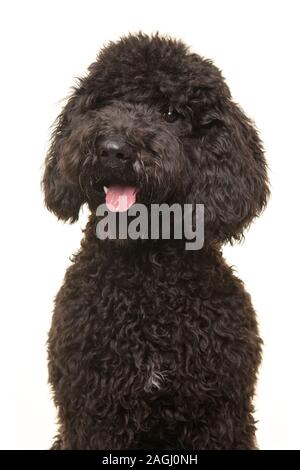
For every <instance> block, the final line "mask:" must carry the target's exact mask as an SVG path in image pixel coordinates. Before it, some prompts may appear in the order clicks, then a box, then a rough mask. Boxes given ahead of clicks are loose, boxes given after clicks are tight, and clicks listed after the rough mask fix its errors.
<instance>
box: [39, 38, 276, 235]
mask: <svg viewBox="0 0 300 470" xmlns="http://www.w3.org/2000/svg"><path fill="white" fill-rule="evenodd" d="M43 188H44V192H45V201H46V205H47V207H48V208H49V209H50V210H51V211H53V212H54V213H55V214H56V215H57V216H58V217H59V218H60V219H63V220H69V221H71V222H74V221H75V220H76V219H77V218H78V213H79V209H80V207H81V205H82V204H84V203H85V202H87V203H88V205H89V207H90V209H91V210H92V211H95V209H96V207H97V206H98V205H99V204H101V203H103V202H104V200H105V198H106V201H107V202H110V203H114V201H116V200H118V198H119V197H120V195H126V196H127V203H128V207H129V206H130V205H131V204H133V203H134V202H135V201H137V202H142V203H145V204H149V203H163V202H166V203H174V202H177V203H180V204H183V203H199V204H200V203H201V204H204V208H205V209H204V210H205V236H206V237H209V238H210V239H214V240H218V241H227V240H232V239H237V238H239V237H240V236H241V235H242V233H243V230H244V229H245V228H246V227H247V226H248V225H249V223H250V222H251V220H252V219H253V218H254V217H255V216H257V215H258V214H259V213H260V211H261V210H262V209H263V207H264V206H265V204H266V200H267V197H268V186H267V170H266V162H265V158H264V155H263V150H262V145H261V142H260V140H259V137H258V135H257V132H256V130H255V128H254V126H253V123H252V122H251V121H250V120H249V119H248V118H247V117H246V116H245V114H244V113H243V112H242V111H241V109H240V108H239V107H238V106H237V105H236V104H234V103H233V102H232V100H231V95H230V91H229V89H228V87H227V85H226V84H225V82H224V80H223V78H222V75H221V73H220V71H219V70H218V69H217V68H216V67H215V66H214V65H213V64H212V62H211V61H209V60H205V59H203V58H201V57H200V56H198V55H196V54H193V53H191V52H189V50H188V49H187V47H186V46H185V45H184V44H183V43H181V42H179V41H174V40H171V39H167V38H162V37H160V36H158V35H155V36H152V37H148V36H146V35H143V34H138V35H135V36H128V37H126V38H123V39H121V40H120V41H119V42H117V43H112V44H110V45H108V46H107V47H106V48H104V49H103V50H102V51H101V52H100V54H99V56H98V58H97V60H96V62H95V63H93V64H92V65H91V66H90V67H89V73H88V75H87V76H86V77H85V78H83V79H81V80H80V82H79V84H78V86H77V87H76V89H75V90H74V92H73V94H72V96H71V97H70V98H69V100H68V102H67V104H66V106H65V108H64V109H63V111H62V113H61V115H60V116H59V118H58V121H57V124H56V127H55V130H54V133H53V136H52V143H51V146H50V150H49V153H48V155H47V158H46V167H45V173H44V177H43ZM105 192H106V194H105Z"/></svg>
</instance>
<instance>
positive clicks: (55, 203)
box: [42, 90, 85, 223]
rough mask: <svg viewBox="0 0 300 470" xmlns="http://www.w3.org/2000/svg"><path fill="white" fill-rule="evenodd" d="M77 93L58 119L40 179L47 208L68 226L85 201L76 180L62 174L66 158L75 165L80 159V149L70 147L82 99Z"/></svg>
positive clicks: (76, 217) (76, 92)
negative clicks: (67, 222)
mask: <svg viewBox="0 0 300 470" xmlns="http://www.w3.org/2000/svg"><path fill="white" fill-rule="evenodd" d="M78 94H79V93H78V90H75V91H74V93H73V95H72V96H71V97H70V99H69V100H68V102H67V104H66V106H65V107H64V109H63V111H62V113H61V114H60V115H59V116H58V118H57V121H56V125H55V127H54V130H53V133H52V138H51V144H50V148H49V151H48V154H47V156H46V160H45V169H44V175H43V179H42V188H43V191H44V196H45V204H46V207H47V208H48V209H49V210H50V211H51V212H53V213H54V214H55V215H56V216H57V217H58V218H59V219H62V220H65V221H70V222H71V223H72V222H75V221H76V220H77V219H78V216H79V210H80V207H81V205H82V204H83V203H84V202H85V201H84V194H83V192H82V190H81V188H80V184H79V181H78V179H77V180H76V178H74V179H73V180H72V179H71V178H68V176H67V174H66V172H65V171H64V167H65V164H66V161H67V159H68V158H69V159H70V157H71V161H73V162H74V163H75V162H76V160H77V161H78V158H79V157H78V155H77V154H78V153H79V148H76V147H74V145H73V146H72V145H71V144H70V142H71V139H70V135H71V134H72V131H73V126H74V121H76V116H78V115H79V114H80V108H81V106H82V98H81V97H80V96H78ZM71 153H72V155H70V154H71Z"/></svg>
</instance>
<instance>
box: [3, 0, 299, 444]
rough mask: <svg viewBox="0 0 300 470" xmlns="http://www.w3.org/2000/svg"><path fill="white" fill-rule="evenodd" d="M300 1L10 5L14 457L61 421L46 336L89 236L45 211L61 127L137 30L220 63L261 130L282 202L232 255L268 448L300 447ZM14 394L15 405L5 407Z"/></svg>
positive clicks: (8, 231)
mask: <svg viewBox="0 0 300 470" xmlns="http://www.w3.org/2000/svg"><path fill="white" fill-rule="evenodd" d="M299 5H300V4H299V2H298V1H297V0H295V1H292V0H283V1H276V0H270V1H268V0H244V1H240V0H236V1H233V0H220V1H216V0H210V1H209V2H208V1H202V0H195V1H193V0H185V1H184V2H183V1H182V0H180V1H178V0H171V1H170V0H163V1H162V0H151V1H142V0H138V1H135V0H134V1H133V0H111V1H110V2H104V1H100V0H98V1H92V0H85V1H76V0H70V1H67V0H59V1H57V0H43V1H39V0H37V1H31V0H26V1H22V0H20V1H15V0H7V1H6V2H5V1H3V2H1V12H0V18H1V20H0V21H1V24H0V34H1V38H0V47H1V55H0V60H1V62H0V64H1V75H0V80H1V88H0V93H1V102H0V109H1V113H0V119H1V140H0V148H1V165H0V169H1V185H0V191H1V199H0V201H1V232H0V236H1V276H2V281H1V287H2V289H1V296H0V301H1V310H0V312H1V325H0V331H1V338H0V347H1V354H0V358H1V359H0V360H1V375H0V381H1V387H0V390H1V401H0V407H1V419H0V426H1V437H0V447H1V448H2V449H44V448H48V447H49V445H50V442H51V438H52V436H53V435H54V433H55V410H54V407H53V405H52V402H51V400H50V392H49V389H48V386H47V365H46V347H45V342H46V336H47V330H48V328H49V325H50V320H51V309H52V301H53V297H54V295H55V293H56V291H57V290H58V288H59V286H60V283H61V281H62V278H63V275H64V271H65V269H66V267H67V265H68V264H69V256H70V255H71V254H72V252H74V251H75V250H76V249H77V247H78V245H79V240H80V237H81V227H83V226H84V222H85V220H86V214H85V213H83V214H82V217H81V219H80V222H79V223H78V224H77V225H74V226H70V225H66V224H63V223H60V222H58V221H57V220H56V219H55V218H54V216H53V215H51V214H49V213H47V211H46V210H45V209H44V207H43V201H42V196H41V193H40V186H39V181H40V175H41V165H42V161H43V158H44V155H45V151H46V148H47V140H48V137H49V126H50V124H51V123H52V122H53V121H54V119H55V117H56V115H57V114H58V112H59V110H60V109H61V106H62V102H61V99H62V98H64V97H65V96H66V95H67V94H68V92H69V88H70V86H71V85H72V84H73V83H74V81H72V79H73V77H76V76H79V75H81V74H83V73H84V71H85V70H86V67H87V66H88V65H89V64H90V62H91V61H93V59H94V58H95V55H96V52H97V51H98V49H99V48H100V47H101V46H102V45H103V44H104V43H106V42H107V41H108V40H114V39H117V38H118V37H119V36H120V35H121V34H124V33H126V32H128V31H131V32H134V31H138V30H143V31H144V32H146V33H151V32H152V31H157V30H159V31H160V32H161V33H169V34H171V35H173V36H175V37H178V38H182V39H183V40H184V41H185V42H187V43H188V44H190V45H191V46H192V49H193V50H194V51H196V52H198V53H200V54H202V55H204V56H207V57H210V58H212V59H214V61H215V63H216V64H217V65H218V66H219V67H220V68H221V69H222V70H223V73H224V75H225V77H226V79H227V82H228V84H229V86H230V88H231V91H232V94H233V96H234V99H235V100H236V101H238V102H239V103H240V104H241V105H242V107H243V108H244V109H245V110H246V112H247V113H248V114H249V115H250V116H251V117H253V118H254V119H255V121H256V123H257V126H258V128H259V129H260V131H261V135H262V137H263V140H264V142H265V147H266V150H267V157H268V160H269V164H270V178H271V183H272V199H271V201H270V203H269V206H268V208H267V210H266V212H265V213H264V214H263V216H262V217H261V218H260V219H259V220H258V221H257V222H256V223H255V225H253V226H252V228H251V229H250V232H249V233H248V234H247V236H246V241H245V243H244V244H243V245H241V246H235V247H226V248H225V255H226V258H227V259H228V262H229V263H230V264H234V265H235V266H236V270H237V272H238V274H239V275H240V277H241V278H242V279H243V280H244V281H245V284H246V287H247V289H248V290H249V291H250V293H251V295H252V299H253V303H254V306H255V307H256V309H257V312H258V318H259V322H260V327H261V334H262V336H263V338H264V342H265V347H264V361H263V365H262V367H261V370H260V379H259V385H258V389H257V399H256V409H257V419H258V420H259V423H258V433H257V436H258V441H259V444H260V446H261V448H263V449H299V448H300V435H299V422H300V407H299V396H300V390H299V388H300V382H299V351H300V346H299V343H300V341H299V327H300V320H299V318H300V308H299V307H300V306H299V281H300V279H299V263H300V258H299V249H298V233H299V221H298V217H299V207H298V203H299V194H300V191H299V186H300V184H299V179H300V164H299V161H300V152H299V126H300V119H299V116H300V99H299V98H300V94H299V86H300V79H299V72H300V68H299V44H300V37H299V8H298V6H299ZM2 395H3V396H2Z"/></svg>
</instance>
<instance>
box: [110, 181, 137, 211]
mask: <svg viewBox="0 0 300 470" xmlns="http://www.w3.org/2000/svg"><path fill="white" fill-rule="evenodd" d="M135 199H136V188H133V187H131V186H110V187H109V188H108V189H107V193H106V198H105V202H106V206H107V208H108V209H109V210H110V211H112V212H125V211H127V210H128V209H129V208H130V207H131V206H132V205H133V204H134V203H135Z"/></svg>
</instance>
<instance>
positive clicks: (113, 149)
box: [100, 137, 133, 161]
mask: <svg viewBox="0 0 300 470" xmlns="http://www.w3.org/2000/svg"><path fill="white" fill-rule="evenodd" d="M132 154H133V149H132V148H131V147H130V146H129V145H128V144H127V143H126V142H125V140H124V139H122V138H121V137H110V138H108V139H106V140H104V141H103V142H102V144H101V149H100V156H101V157H109V158H117V159H119V160H124V161H126V160H129V159H130V158H131V157H132Z"/></svg>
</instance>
